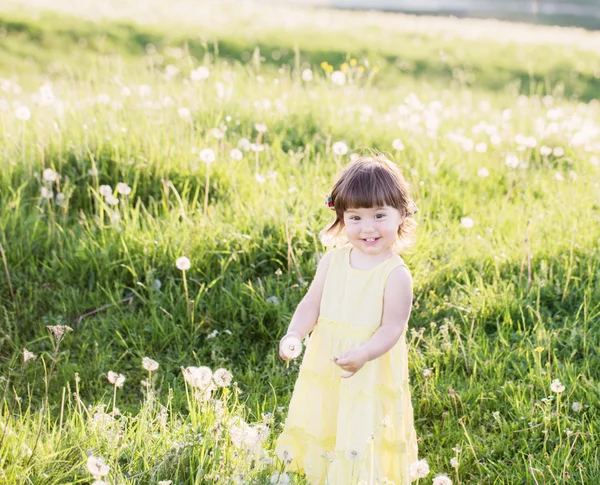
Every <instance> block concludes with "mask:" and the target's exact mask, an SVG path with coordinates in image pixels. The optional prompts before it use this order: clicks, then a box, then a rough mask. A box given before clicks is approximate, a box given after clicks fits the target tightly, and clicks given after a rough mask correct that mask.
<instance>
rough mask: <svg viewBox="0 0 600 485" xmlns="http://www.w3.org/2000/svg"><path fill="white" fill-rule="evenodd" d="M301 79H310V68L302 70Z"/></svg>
mask: <svg viewBox="0 0 600 485" xmlns="http://www.w3.org/2000/svg"><path fill="white" fill-rule="evenodd" d="M302 80H303V81H306V82H310V81H312V80H313V72H312V71H311V70H310V69H304V71H302Z"/></svg>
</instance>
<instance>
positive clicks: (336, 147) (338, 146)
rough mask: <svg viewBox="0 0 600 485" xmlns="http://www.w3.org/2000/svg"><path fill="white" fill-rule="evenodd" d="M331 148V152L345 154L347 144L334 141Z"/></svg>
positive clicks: (339, 154)
mask: <svg viewBox="0 0 600 485" xmlns="http://www.w3.org/2000/svg"><path fill="white" fill-rule="evenodd" d="M331 148H332V150H333V153H335V154H336V155H338V156H342V155H346V153H348V145H346V144H345V143H344V142H343V141H337V142H335V143H334V144H333V146H332V147H331Z"/></svg>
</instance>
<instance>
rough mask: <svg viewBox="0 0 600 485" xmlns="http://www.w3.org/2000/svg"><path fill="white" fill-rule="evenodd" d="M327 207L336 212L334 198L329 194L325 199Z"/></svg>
mask: <svg viewBox="0 0 600 485" xmlns="http://www.w3.org/2000/svg"><path fill="white" fill-rule="evenodd" d="M325 205H326V206H327V207H329V208H330V209H331V210H335V207H334V206H333V197H331V195H329V194H327V196H326V197H325Z"/></svg>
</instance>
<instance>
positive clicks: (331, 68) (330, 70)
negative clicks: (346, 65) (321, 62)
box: [326, 64, 333, 72]
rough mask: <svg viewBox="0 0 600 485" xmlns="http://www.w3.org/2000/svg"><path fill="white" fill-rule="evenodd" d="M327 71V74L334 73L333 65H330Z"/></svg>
mask: <svg viewBox="0 0 600 485" xmlns="http://www.w3.org/2000/svg"><path fill="white" fill-rule="evenodd" d="M326 71H327V72H333V66H332V65H331V64H328V65H327V69H326Z"/></svg>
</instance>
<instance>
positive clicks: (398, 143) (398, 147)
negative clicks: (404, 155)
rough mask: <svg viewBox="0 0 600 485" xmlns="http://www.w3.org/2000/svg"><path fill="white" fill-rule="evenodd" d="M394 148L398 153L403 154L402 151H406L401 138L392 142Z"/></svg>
mask: <svg viewBox="0 0 600 485" xmlns="http://www.w3.org/2000/svg"><path fill="white" fill-rule="evenodd" d="M392 148H393V149H394V150H396V151H398V152H401V151H402V150H404V143H402V140H400V139H399V138H396V139H395V140H394V141H393V142H392Z"/></svg>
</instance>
